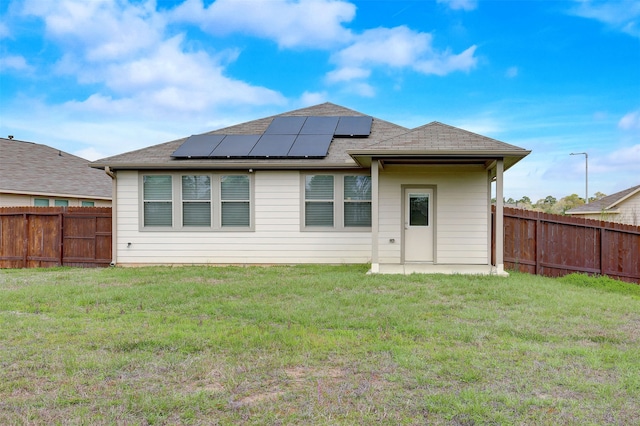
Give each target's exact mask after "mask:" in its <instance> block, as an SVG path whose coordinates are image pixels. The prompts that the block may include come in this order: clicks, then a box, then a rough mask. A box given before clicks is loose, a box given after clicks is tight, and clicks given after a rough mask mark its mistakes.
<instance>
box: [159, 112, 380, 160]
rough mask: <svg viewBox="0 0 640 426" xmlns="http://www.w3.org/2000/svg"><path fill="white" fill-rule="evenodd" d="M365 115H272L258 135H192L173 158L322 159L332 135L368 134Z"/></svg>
mask: <svg viewBox="0 0 640 426" xmlns="http://www.w3.org/2000/svg"><path fill="white" fill-rule="evenodd" d="M372 122H373V118H371V117H366V116H341V117H318V116H309V117H307V116H287V117H276V118H274V119H273V120H272V121H271V124H269V127H268V128H267V129H266V130H265V132H264V133H263V134H262V135H221V134H208V135H193V136H190V137H189V138H188V139H187V140H186V141H185V142H184V143H183V144H182V145H180V147H179V148H178V149H176V150H175V151H174V152H173V154H171V156H172V157H174V158H323V157H326V156H327V153H328V152H329V146H330V145H331V141H332V140H333V137H334V136H338V137H368V136H369V135H370V133H371V123H372Z"/></svg>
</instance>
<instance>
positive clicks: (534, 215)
mask: <svg viewBox="0 0 640 426" xmlns="http://www.w3.org/2000/svg"><path fill="white" fill-rule="evenodd" d="M493 213H494V214H495V209H493ZM504 227H505V235H504V238H505V244H504V247H505V253H504V262H505V268H507V269H515V270H519V271H521V272H528V273H532V272H535V274H537V275H546V276H553V277H555V276H561V275H565V274H569V273H573V272H584V273H589V274H601V275H608V276H610V277H612V278H616V279H620V280H623V281H629V282H634V283H638V284H640V226H637V227H636V226H630V225H622V224H617V223H613V222H603V221H596V220H589V219H583V218H573V217H569V216H561V215H550V214H546V213H541V212H532V211H526V210H522V209H513V208H505V209H504ZM530 227H533V229H534V230H535V231H534V232H533V233H532V232H531V230H530ZM532 234H533V235H534V239H535V241H534V247H535V250H531V249H530V245H529V243H528V237H529V236H530V235H532ZM492 247H493V245H492ZM534 265H535V266H534ZM531 266H534V267H535V269H534V270H533V271H532V268H531Z"/></svg>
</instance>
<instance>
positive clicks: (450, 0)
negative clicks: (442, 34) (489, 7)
mask: <svg viewBox="0 0 640 426" xmlns="http://www.w3.org/2000/svg"><path fill="white" fill-rule="evenodd" d="M438 3H445V4H446V5H447V6H449V7H450V8H451V9H453V10H474V9H475V8H476V7H478V2H477V0H438Z"/></svg>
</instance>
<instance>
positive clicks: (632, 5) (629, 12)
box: [569, 0, 640, 38]
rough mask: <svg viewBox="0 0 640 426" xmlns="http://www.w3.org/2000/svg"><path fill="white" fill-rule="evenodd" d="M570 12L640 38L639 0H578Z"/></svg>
mask: <svg viewBox="0 0 640 426" xmlns="http://www.w3.org/2000/svg"><path fill="white" fill-rule="evenodd" d="M576 1H577V3H578V4H577V5H576V6H575V7H573V8H572V9H571V10H570V11H569V12H570V13H571V14H573V15H576V16H581V17H583V18H588V19H595V20H597V21H600V22H602V23H604V24H607V25H608V26H609V27H611V28H613V29H614V30H616V31H621V32H623V33H626V34H629V35H631V36H633V37H638V38H640V2H638V1H637V0H606V1H599V0H595V1H592V0H576Z"/></svg>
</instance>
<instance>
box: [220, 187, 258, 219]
mask: <svg viewBox="0 0 640 426" xmlns="http://www.w3.org/2000/svg"><path fill="white" fill-rule="evenodd" d="M249 195H250V191H249V176H244V175H231V176H222V177H221V178H220V202H221V216H222V220H221V223H222V226H223V227H224V226H249V225H250V224H251V214H250V208H249V206H250V201H249Z"/></svg>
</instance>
